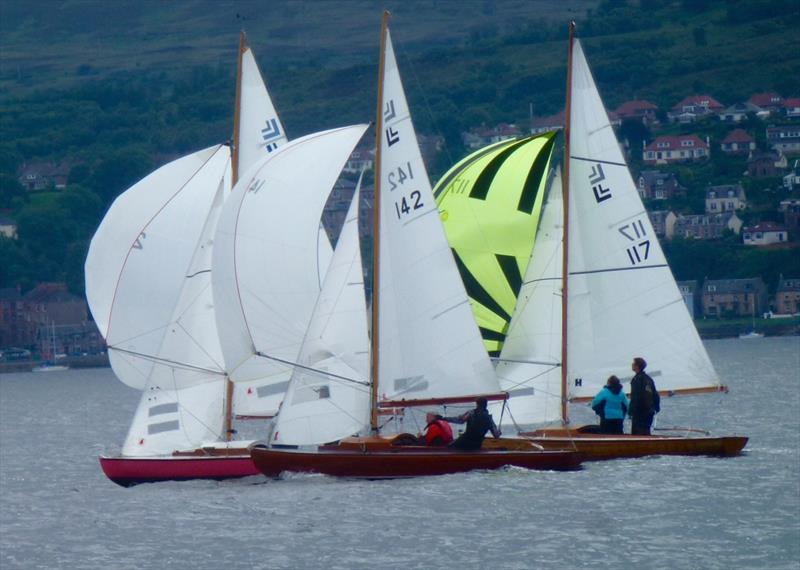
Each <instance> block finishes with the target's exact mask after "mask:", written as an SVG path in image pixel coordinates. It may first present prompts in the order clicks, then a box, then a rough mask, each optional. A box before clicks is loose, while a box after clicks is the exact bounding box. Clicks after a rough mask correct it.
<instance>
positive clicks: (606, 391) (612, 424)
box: [592, 376, 630, 434]
mask: <svg viewBox="0 0 800 570" xmlns="http://www.w3.org/2000/svg"><path fill="white" fill-rule="evenodd" d="M629 407H630V402H628V398H627V396H625V392H623V391H622V383H621V382H620V381H619V378H617V377H616V376H609V378H608V381H607V382H606V385H605V386H603V389H602V390H600V392H598V394H597V396H595V397H594V400H592V409H593V410H594V411H595V413H596V414H597V415H598V416H600V433H617V434H619V433H622V422H623V420H624V419H625V415H626V414H627V413H628V408H629Z"/></svg>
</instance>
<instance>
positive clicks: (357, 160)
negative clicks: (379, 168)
mask: <svg viewBox="0 0 800 570" xmlns="http://www.w3.org/2000/svg"><path fill="white" fill-rule="evenodd" d="M374 161H375V149H372V148H370V149H366V148H357V149H355V150H354V151H353V152H352V153H351V154H350V157H349V158H348V159H347V162H346V163H345V164H344V168H342V172H347V173H348V174H360V173H361V171H362V170H372V164H373V162H374Z"/></svg>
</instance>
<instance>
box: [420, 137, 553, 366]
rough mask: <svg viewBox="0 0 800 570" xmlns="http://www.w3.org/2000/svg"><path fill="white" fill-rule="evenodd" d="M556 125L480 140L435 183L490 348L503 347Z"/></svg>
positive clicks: (536, 220) (495, 351) (525, 263)
mask: <svg viewBox="0 0 800 570" xmlns="http://www.w3.org/2000/svg"><path fill="white" fill-rule="evenodd" d="M554 139H555V133H554V132H551V133H545V134H543V135H535V136H531V137H525V138H521V139H509V140H506V141H502V142H500V143H496V144H494V145H490V146H488V147H486V148H482V149H480V150H478V151H476V152H474V153H472V154H471V155H469V156H468V157H466V158H465V159H463V160H462V161H460V162H459V163H458V164H456V165H455V166H454V167H453V168H451V169H450V170H449V171H448V172H447V173H446V174H445V175H444V176H443V177H442V179H441V180H440V181H439V183H438V184H437V185H436V187H435V188H434V190H433V193H434V196H435V197H436V202H437V204H438V206H439V211H440V214H441V218H442V222H443V224H444V228H445V232H446V234H447V240H448V241H449V243H450V246H451V247H452V249H453V254H454V256H455V258H456V263H457V265H458V270H459V272H460V274H461V278H462V280H463V281H464V284H465V286H466V289H467V294H468V295H469V299H470V302H471V304H472V310H473V313H474V314H475V319H476V321H477V323H478V326H479V327H480V330H481V335H482V336H483V340H484V344H485V346H486V349H487V350H488V351H489V354H490V355H492V356H497V355H499V353H500V350H501V349H502V347H503V341H504V339H505V335H506V331H507V328H508V323H509V321H510V320H511V315H512V313H513V311H514V306H515V304H516V302H517V296H518V295H519V292H520V286H521V284H522V276H523V275H524V274H525V270H526V269H527V266H528V261H529V260H530V258H531V250H532V248H533V243H534V237H535V235H536V228H537V225H538V223H539V217H540V214H541V207H542V197H543V196H544V189H545V184H546V181H547V172H548V169H549V163H550V158H551V156H552V153H553V143H554Z"/></svg>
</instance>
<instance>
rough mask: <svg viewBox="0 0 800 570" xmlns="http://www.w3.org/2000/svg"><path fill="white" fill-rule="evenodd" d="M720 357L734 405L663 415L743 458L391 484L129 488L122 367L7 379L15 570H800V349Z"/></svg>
mask: <svg viewBox="0 0 800 570" xmlns="http://www.w3.org/2000/svg"><path fill="white" fill-rule="evenodd" d="M707 346H708V349H709V353H710V354H711V358H712V360H713V361H714V363H715V365H716V367H717V371H718V372H719V373H720V376H721V377H722V378H723V379H724V381H725V383H726V384H728V385H729V386H730V387H731V393H730V394H728V395H727V396H725V395H720V394H713V395H705V396H696V397H685V398H674V399H665V400H664V401H663V406H662V407H663V412H662V414H660V417H659V420H658V425H659V426H673V425H678V426H694V427H698V428H704V429H710V430H713V431H714V432H715V433H717V434H722V433H726V434H731V433H738V434H745V435H749V436H750V443H749V444H748V447H747V448H746V450H747V453H746V455H744V456H742V457H738V458H733V459H715V458H681V457H651V458H645V459H636V460H625V461H613V462H605V463H590V464H587V466H586V468H585V469H584V470H583V471H581V472H576V473H543V472H528V471H525V470H519V469H511V470H508V471H502V472H491V473H468V474H462V475H452V476H446V477H432V478H425V479H408V480H399V481H380V482H364V481H347V480H336V479H332V478H327V477H321V476H292V477H288V478H287V479H286V480H283V481H267V480H265V479H262V478H260V477H253V478H250V479H246V480H240V481H228V482H209V481H193V482H184V483H161V484H155V485H140V486H138V487H134V488H131V489H122V488H120V487H117V486H116V485H114V484H112V483H110V482H109V481H107V480H106V479H105V477H104V476H103V474H102V472H101V471H100V467H99V465H98V463H97V456H98V455H100V454H101V453H106V452H114V451H115V450H117V449H118V448H119V445H120V444H121V442H122V441H123V439H124V437H125V433H126V431H127V428H128V424H129V421H130V419H131V417H132V416H133V411H134V408H135V406H136V404H137V401H138V393H137V392H135V391H133V390H131V389H129V388H127V387H125V386H123V385H122V384H120V383H119V382H117V381H115V380H114V378H113V375H112V374H111V372H110V370H108V369H104V370H70V371H66V372H63V373H51V374H3V375H0V568H2V569H3V570H8V569H10V568H70V569H71V568H131V569H148V568H154V569H162V568H193V569H205V568H221V567H228V568H301V569H302V568H342V569H345V568H404V569H405V568H431V567H434V566H438V567H442V568H455V567H461V568H483V567H494V568H512V569H513V568H519V569H529V568H534V567H537V568H613V569H615V570H619V569H624V568H702V569H717V568H718V569H728V568H772V569H781V568H786V569H796V568H798V565H800V546H798V545H800V523H798V513H800V414H798V409H800V377H799V376H798V374H800V373H799V372H798V370H800V338H797V337H793V338H775V339H772V338H767V339H760V340H759V339H757V340H738V339H731V340H720V341H709V342H708V343H707ZM582 411H583V412H584V413H585V410H582ZM585 417H587V418H588V417H591V414H586V416H585Z"/></svg>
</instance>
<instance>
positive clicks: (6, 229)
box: [0, 214, 17, 239]
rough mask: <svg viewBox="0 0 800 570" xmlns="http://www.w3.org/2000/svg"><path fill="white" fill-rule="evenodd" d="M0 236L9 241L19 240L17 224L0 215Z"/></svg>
mask: <svg viewBox="0 0 800 570" xmlns="http://www.w3.org/2000/svg"><path fill="white" fill-rule="evenodd" d="M0 235H3V236H6V237H7V238H9V239H17V222H15V221H14V220H12V219H11V218H9V217H8V216H4V215H2V214H0Z"/></svg>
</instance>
